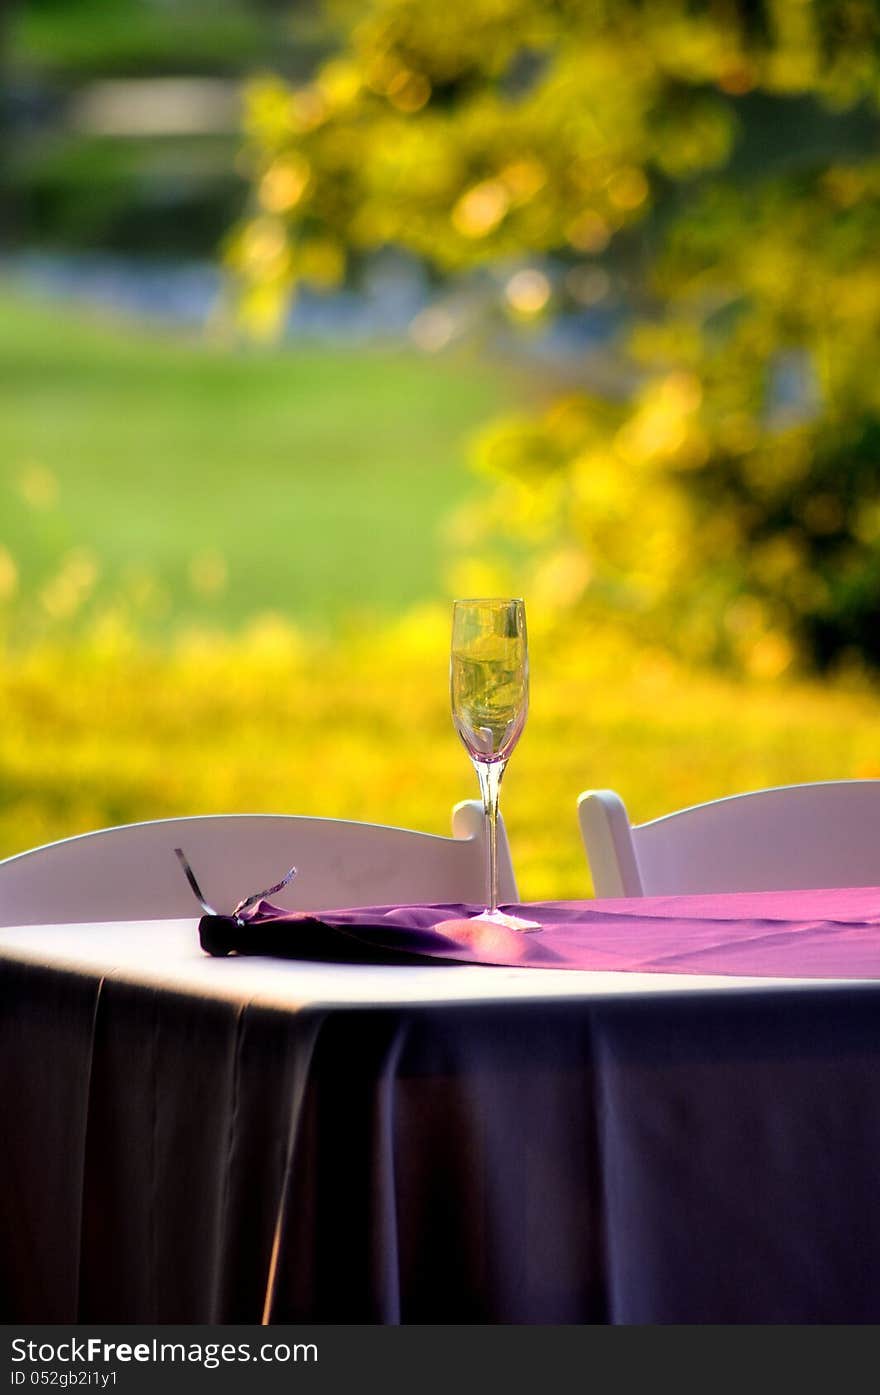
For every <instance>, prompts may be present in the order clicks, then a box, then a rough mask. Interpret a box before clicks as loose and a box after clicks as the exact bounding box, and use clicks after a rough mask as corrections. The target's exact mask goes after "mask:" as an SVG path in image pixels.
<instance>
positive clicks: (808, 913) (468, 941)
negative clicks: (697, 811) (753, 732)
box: [200, 887, 880, 979]
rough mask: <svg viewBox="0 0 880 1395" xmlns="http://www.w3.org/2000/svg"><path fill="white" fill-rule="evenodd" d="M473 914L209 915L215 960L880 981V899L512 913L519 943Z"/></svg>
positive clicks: (619, 904)
mask: <svg viewBox="0 0 880 1395" xmlns="http://www.w3.org/2000/svg"><path fill="white" fill-rule="evenodd" d="M476 909H477V908H476V907H474V906H465V905H433V906H369V907H358V908H356V909H353V910H338V911H321V913H320V915H319V916H317V915H309V914H306V913H303V912H291V911H283V910H280V909H278V908H277V907H275V906H272V905H271V904H270V903H269V902H267V901H262V902H260V903H259V905H258V906H256V907H255V908H254V910H253V911H251V912H250V914H249V915H248V917H247V920H246V922H245V923H244V924H243V925H237V924H236V922H235V921H233V920H232V919H228V918H226V917H221V916H218V917H213V916H205V917H204V918H203V919H202V921H201V924H200V938H201V943H202V947H203V948H204V949H205V950H207V951H208V953H210V954H216V955H224V954H229V953H238V954H263V955H267V954H268V955H277V956H281V957H284V958H294V959H295V958H307V959H324V960H331V961H335V962H358V963H364V962H372V963H377V962H379V963H386V964H387V963H413V962H418V961H424V960H425V959H438V960H443V961H446V962H448V961H450V960H452V961H456V962H462V963H470V964H489V965H491V964H495V965H505V966H509V967H519V968H538V969H592V970H614V971H620V972H640V973H675V974H722V975H723V974H733V975H739V976H745V977H750V976H754V977H771V978H841V979H874V978H880V888H878V887H848V888H839V889H830V890H829V889H822V890H817V891H763V892H728V893H723V894H714V895H699V896H662V897H638V898H620V899H614V900H593V901H547V902H533V903H531V904H527V905H522V906H510V907H506V908H505V909H508V910H510V911H511V912H513V913H514V914H517V915H522V916H525V917H527V918H528V919H530V920H535V921H538V922H539V923H540V925H541V926H542V927H543V928H542V929H541V930H540V931H538V932H534V933H531V934H521V933H519V932H517V931H513V930H508V929H505V928H504V927H500V926H496V925H492V924H489V923H487V922H480V921H472V920H470V919H469V917H470V916H471V915H472V914H473V913H474V912H475V910H476Z"/></svg>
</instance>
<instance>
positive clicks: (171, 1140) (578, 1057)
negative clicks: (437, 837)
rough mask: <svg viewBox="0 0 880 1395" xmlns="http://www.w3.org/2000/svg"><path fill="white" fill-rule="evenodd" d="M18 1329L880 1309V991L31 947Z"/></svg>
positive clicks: (24, 983)
mask: <svg viewBox="0 0 880 1395" xmlns="http://www.w3.org/2000/svg"><path fill="white" fill-rule="evenodd" d="M0 1110H2V1116H0V1117H2V1120H3V1125H2V1128H3V1137H2V1142H0V1198H2V1203H0V1313H2V1320H3V1321H4V1322H6V1323H13V1322H27V1323H38V1322H45V1323H53V1322H61V1323H70V1322H73V1323H86V1322H104V1323H111V1322H116V1323H129V1322H142V1323H238V1322H241V1323H253V1322H259V1321H261V1320H265V1321H267V1322H272V1323H277V1322H285V1323H287V1322H309V1321H316V1322H357V1323H399V1322H403V1323H451V1322H468V1323H470V1322H474V1323H566V1324H567V1323H640V1324H641V1323H669V1322H688V1323H703V1322H723V1323H738V1322H762V1323H763V1322H868V1321H870V1322H875V1321H877V1320H878V1318H880V1201H878V1185H877V1163H876V1159H877V1157H878V1156H880V981H872V980H863V981H860V982H845V981H839V980H821V979H815V978H814V979H811V980H797V979H787V980H779V979H770V978H762V979H755V978H747V977H734V976H730V975H728V976H715V977H710V976H702V975H694V974H687V975H684V974H682V975H679V974H663V973H650V974H638V973H603V972H571V971H557V970H547V969H544V970H542V969H507V968H498V967H492V968H483V967H478V966H473V965H467V966H461V965H452V964H442V963H426V964H425V965H424V967H422V966H415V967H413V966H407V967H390V966H381V965H329V964H321V963H300V962H296V961H290V960H284V961H281V960H278V961H270V960H263V959H245V958H240V959H209V958H207V957H206V956H205V955H203V954H202V952H201V950H200V948H199V945H198V938H197V932H196V922H195V921H146V922H135V921H129V922H120V923H113V924H103V925H85V926H83V925H78V926H65V925H61V926H30V927H23V928H12V929H2V930H0Z"/></svg>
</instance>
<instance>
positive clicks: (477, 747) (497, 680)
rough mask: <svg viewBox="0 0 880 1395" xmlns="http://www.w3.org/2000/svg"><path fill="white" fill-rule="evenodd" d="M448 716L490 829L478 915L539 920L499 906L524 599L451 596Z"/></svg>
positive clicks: (514, 922) (517, 722)
mask: <svg viewBox="0 0 880 1395" xmlns="http://www.w3.org/2000/svg"><path fill="white" fill-rule="evenodd" d="M449 677H450V689H451V697H452V720H453V722H454V724H455V729H456V731H457V732H458V734H459V736H460V737H461V739H462V741H463V743H464V746H465V749H466V750H467V753H468V755H469V756H470V758H471V760H472V761H473V764H474V769H475V770H476V772H477V776H478V778H479V781H480V793H481V794H482V797H483V809H484V811H485V814H486V820H487V824H488V832H489V894H488V898H487V899H488V904H487V906H486V909H485V910H483V911H481V912H480V913H479V915H478V916H477V917H476V919H480V920H491V921H493V922H494V923H496V924H502V925H505V926H507V927H508V928H509V929H513V930H540V928H541V927H540V926H539V925H536V924H535V923H534V922H533V921H530V920H521V919H520V918H519V917H518V916H511V915H505V914H504V913H503V912H502V911H499V909H498V797H499V791H500V788H501V777H502V775H503V774H504V771H505V768H506V766H507V762H508V760H509V759H510V756H511V752H512V751H513V748H514V746H515V745H516V743H517V741H518V740H519V738H520V736H521V735H522V731H523V727H524V726H525V724H526V715H527V713H528V710H529V649H528V640H527V638H526V608H525V605H524V603H523V602H522V601H521V600H516V599H510V600H507V599H502V598H498V597H490V598H489V599H486V600H461V601H455V602H454V603H453V607H452V653H451V657H450V666H449Z"/></svg>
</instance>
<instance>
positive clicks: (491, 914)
mask: <svg viewBox="0 0 880 1395" xmlns="http://www.w3.org/2000/svg"><path fill="white" fill-rule="evenodd" d="M468 919H469V920H472V921H473V920H478V921H482V922H483V923H484V924H486V925H500V926H502V927H503V929H505V930H518V931H519V932H520V933H521V934H523V935H528V934H531V932H532V931H533V930H543V928H544V927H543V925H539V924H538V922H537V921H536V920H523V918H522V916H518V915H508V914H507V912H506V911H490V910H489V909H488V908H487V909H486V910H485V911H477V913H476V915H472V916H469V917H468Z"/></svg>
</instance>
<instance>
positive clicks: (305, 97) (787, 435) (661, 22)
mask: <svg viewBox="0 0 880 1395" xmlns="http://www.w3.org/2000/svg"><path fill="white" fill-rule="evenodd" d="M333 13H334V16H335V18H336V20H337V21H338V22H339V23H340V25H341V29H342V32H343V39H342V40H341V43H340V49H339V52H338V53H337V54H336V56H334V57H333V58H332V60H331V61H329V62H327V63H326V64H324V65H323V66H322V67H321V68H320V69H319V71H318V72H317V73H316V75H315V77H314V79H313V80H312V81H309V82H308V83H305V84H302V85H299V86H289V85H287V84H285V82H283V81H282V80H280V79H277V78H274V77H271V76H266V77H264V78H262V79H261V80H259V81H257V82H254V83H253V84H252V85H251V87H250V91H249V99H248V102H247V112H246V126H247V142H248V144H247V149H248V154H249V160H250V170H251V175H252V180H253V189H254V195H253V210H252V215H251V216H250V217H249V218H248V219H247V220H246V221H245V222H244V223H243V224H242V225H241V226H240V227H239V228H238V229H237V230H236V231H235V233H234V234H233V236H232V237H231V239H230V244H229V261H230V263H231V265H232V266H233V267H234V268H235V270H236V272H237V274H238V276H239V280H240V286H241V306H242V312H243V315H244V318H245V321H246V322H247V323H248V324H249V326H250V328H251V329H252V330H253V331H255V332H257V333H264V334H271V333H273V332H274V331H276V330H277V328H278V327H279V325H280V324H281V322H282V320H283V316H284V313H285V309H286V306H287V305H288V304H289V301H290V298H291V296H293V295H294V294H295V293H296V287H297V285H298V284H300V283H301V282H308V283H311V284H314V285H333V284H336V283H338V282H339V281H340V280H341V278H342V277H343V276H344V275H345V271H346V267H347V266H349V265H351V263H352V259H356V258H357V257H358V255H359V254H361V253H363V252H365V251H368V250H370V249H375V248H379V247H382V246H387V245H394V246H397V247H400V248H403V249H406V250H407V251H408V252H409V253H411V254H414V255H416V256H418V257H420V258H422V259H424V260H425V262H426V263H427V264H429V265H430V266H431V267H433V268H435V269H436V270H437V271H438V272H439V273H441V274H443V275H445V276H450V275H452V274H455V273H466V272H468V271H470V270H472V269H473V268H476V267H480V266H487V267H490V268H493V269H494V272H495V274H496V276H497V278H498V282H499V286H500V302H501V304H502V306H503V308H504V310H505V312H506V314H507V315H508V316H509V317H510V319H512V320H513V321H515V322H520V323H532V324H535V323H541V322H544V323H546V322H547V321H548V320H550V319H552V317H554V316H559V315H567V314H569V313H572V312H575V311H577V312H579V313H581V314H588V313H589V311H590V308H591V307H594V306H596V305H597V304H599V303H601V302H603V300H604V301H605V302H606V303H607V302H608V301H609V300H611V299H615V298H616V300H617V303H618V304H619V305H620V306H622V307H623V310H624V313H623V317H622V318H623V325H624V329H623V334H624V343H623V344H622V346H621V355H620V360H619V365H620V382H621V384H622V385H624V384H625V385H627V389H628V390H627V391H623V390H620V391H617V392H611V393H604V394H601V395H600V394H598V393H597V392H596V391H595V390H594V391H593V392H588V391H583V392H580V393H577V394H572V393H568V394H567V395H566V397H565V398H564V399H563V400H560V401H557V402H554V403H553V404H552V405H551V406H550V407H549V408H548V409H547V410H546V411H545V412H544V413H543V415H541V416H540V417H539V418H537V419H535V418H534V417H529V416H526V415H524V416H523V417H522V418H521V419H517V420H511V421H506V422H502V423H498V424H496V425H495V426H494V427H493V428H490V429H489V430H487V432H486V433H485V434H484V436H483V437H482V439H481V441H480V443H479V446H478V463H479V465H480V466H481V468H483V469H484V470H485V471H487V472H488V473H489V474H490V475H491V476H492V477H493V478H494V480H495V481H496V486H495V492H494V495H493V496H492V499H491V502H490V504H489V505H488V506H486V505H485V504H484V505H483V506H482V507H481V508H480V510H479V512H478V513H475V515H474V517H472V518H471V519H469V520H465V522H464V525H463V532H464V534H465V535H466V536H467V538H468V540H469V543H470V546H471V547H472V549H473V550H474V551H477V550H479V552H480V553H481V554H482V555H485V553H486V549H487V547H488V544H489V541H490V535H495V536H498V537H502V538H503V537H507V538H510V537H511V536H514V537H518V538H519V539H520V540H521V541H522V542H524V543H525V544H526V545H527V548H528V551H529V556H530V558H531V562H530V565H531V568H532V570H531V575H530V592H529V594H533V595H535V596H536V597H538V598H540V600H541V603H542V604H547V605H548V606H553V607H557V608H558V609H559V611H560V612H561V613H568V612H569V611H570V610H571V609H572V608H574V609H575V610H577V611H578V612H579V613H581V614H584V615H587V614H590V613H607V612H608V610H609V608H614V610H615V611H616V613H617V614H618V615H619V616H620V617H621V619H624V620H625V621H626V622H627V623H630V624H632V625H633V627H634V628H637V629H638V630H639V631H640V632H642V633H651V634H652V635H653V636H655V637H656V636H658V635H662V636H663V637H664V638H665V639H666V640H667V641H668V642H671V643H673V644H674V645H675V646H676V647H678V648H679V649H680V650H681V651H683V652H685V653H686V654H688V655H690V656H693V657H698V658H701V659H706V658H710V659H714V660H723V661H727V662H731V663H734V664H737V665H742V666H744V667H745V668H747V669H748V670H750V671H752V672H756V673H764V674H767V675H774V674H776V673H779V672H781V671H782V670H783V669H785V668H786V667H788V666H789V665H790V664H792V663H797V662H806V663H811V664H813V665H816V666H818V667H819V668H827V667H829V666H831V665H836V664H840V663H842V662H851V663H856V664H858V663H864V662H867V663H868V664H870V665H880V623H878V619H880V614H878V612H880V387H878V374H877V372H876V366H877V365H876V341H877V328H878V323H880V263H878V261H877V256H876V248H877V246H878V232H880V203H878V193H880V160H878V157H877V133H878V113H877V104H878V97H880V11H878V7H877V5H876V4H875V3H874V0H552V2H551V0H446V3H444V4H443V5H442V6H436V5H432V4H430V3H429V0H369V3H367V4H363V3H359V4H357V5H354V4H351V3H348V0H337V3H336V4H335V5H334V6H333ZM442 337H443V336H442V335H440V338H441V339H442ZM587 382H588V377H587V375H586V373H585V374H584V383H585V385H586V383H587ZM499 584H502V581H501V578H500V577H499Z"/></svg>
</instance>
